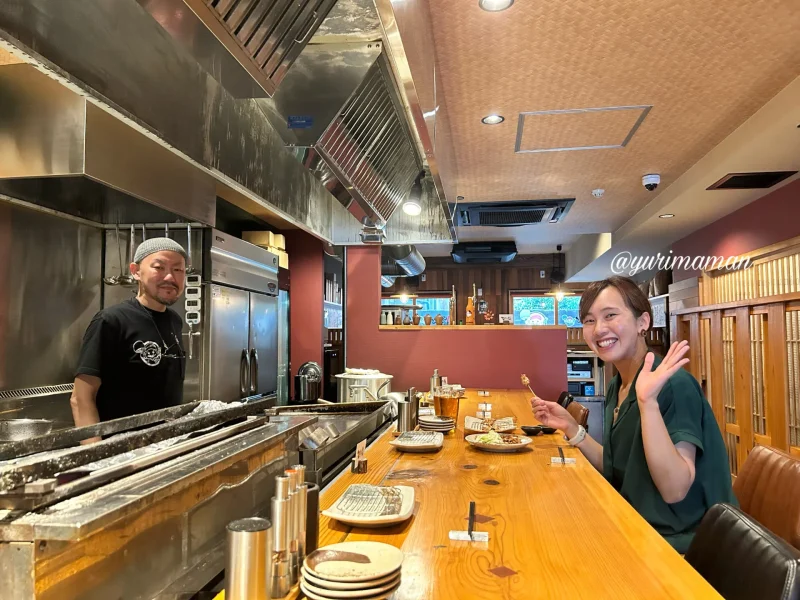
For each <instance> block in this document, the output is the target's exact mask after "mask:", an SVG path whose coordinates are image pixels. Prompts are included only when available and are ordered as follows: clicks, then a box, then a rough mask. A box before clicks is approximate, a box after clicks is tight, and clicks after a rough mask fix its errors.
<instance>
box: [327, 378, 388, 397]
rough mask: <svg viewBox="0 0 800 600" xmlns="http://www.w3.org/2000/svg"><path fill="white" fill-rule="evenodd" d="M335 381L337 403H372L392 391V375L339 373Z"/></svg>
mask: <svg viewBox="0 0 800 600" xmlns="http://www.w3.org/2000/svg"><path fill="white" fill-rule="evenodd" d="M336 379H337V380H338V391H339V402H373V401H374V400H379V399H380V398H381V397H382V396H385V395H386V394H388V393H389V392H391V391H392V375H387V374H386V373H376V374H372V375H361V374H355V373H339V374H338V375H337V376H336ZM350 388H354V389H353V390H351V389H350ZM370 393H371V394H372V396H370Z"/></svg>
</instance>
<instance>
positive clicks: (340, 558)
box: [303, 542, 403, 583]
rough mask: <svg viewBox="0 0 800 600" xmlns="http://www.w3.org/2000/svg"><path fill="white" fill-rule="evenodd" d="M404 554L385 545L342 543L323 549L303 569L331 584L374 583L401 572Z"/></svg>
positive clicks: (306, 560) (307, 559) (316, 551)
mask: <svg viewBox="0 0 800 600" xmlns="http://www.w3.org/2000/svg"><path fill="white" fill-rule="evenodd" d="M402 564H403V552H402V551H401V550H399V549H397V548H395V547H394V546H391V545H389V544H384V543H382V542H341V543H338V544H331V545H329V546H323V547H322V548H318V549H317V550H314V552H312V553H311V554H309V555H308V556H306V559H305V561H304V562H303V566H304V567H305V568H306V570H307V571H308V572H309V573H311V574H312V575H314V576H315V577H317V578H318V579H325V580H327V581H339V582H349V583H353V582H357V581H363V582H366V581H372V580H375V579H380V578H381V577H386V576H387V575H389V574H391V573H394V572H395V571H397V570H398V569H400V567H401V565H402Z"/></svg>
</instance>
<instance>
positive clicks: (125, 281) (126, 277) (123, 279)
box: [118, 225, 136, 285]
mask: <svg viewBox="0 0 800 600" xmlns="http://www.w3.org/2000/svg"><path fill="white" fill-rule="evenodd" d="M135 237H136V231H135V230H134V228H133V225H131V239H130V249H129V251H128V262H129V263H132V262H133V257H134V252H133V242H134V238H135ZM120 271H122V266H121V265H120ZM118 283H119V284H120V285H132V284H134V283H136V280H135V279H134V278H133V275H131V274H130V273H124V274H122V275H120V276H119V279H118Z"/></svg>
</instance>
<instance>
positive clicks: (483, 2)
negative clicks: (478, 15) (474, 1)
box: [478, 0, 514, 12]
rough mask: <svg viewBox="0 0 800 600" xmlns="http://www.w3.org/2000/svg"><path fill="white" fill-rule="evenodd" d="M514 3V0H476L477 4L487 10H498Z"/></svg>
mask: <svg viewBox="0 0 800 600" xmlns="http://www.w3.org/2000/svg"><path fill="white" fill-rule="evenodd" d="M512 4H514V0H478V6H480V7H481V8H482V9H483V10H488V11H489V12H499V11H501V10H505V9H507V8H508V7H509V6H511V5H512Z"/></svg>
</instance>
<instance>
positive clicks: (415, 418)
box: [408, 387, 419, 431]
mask: <svg viewBox="0 0 800 600" xmlns="http://www.w3.org/2000/svg"><path fill="white" fill-rule="evenodd" d="M408 402H409V403H410V404H411V431H414V430H415V429H416V428H417V425H419V401H418V400H417V388H414V387H412V388H408Z"/></svg>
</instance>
